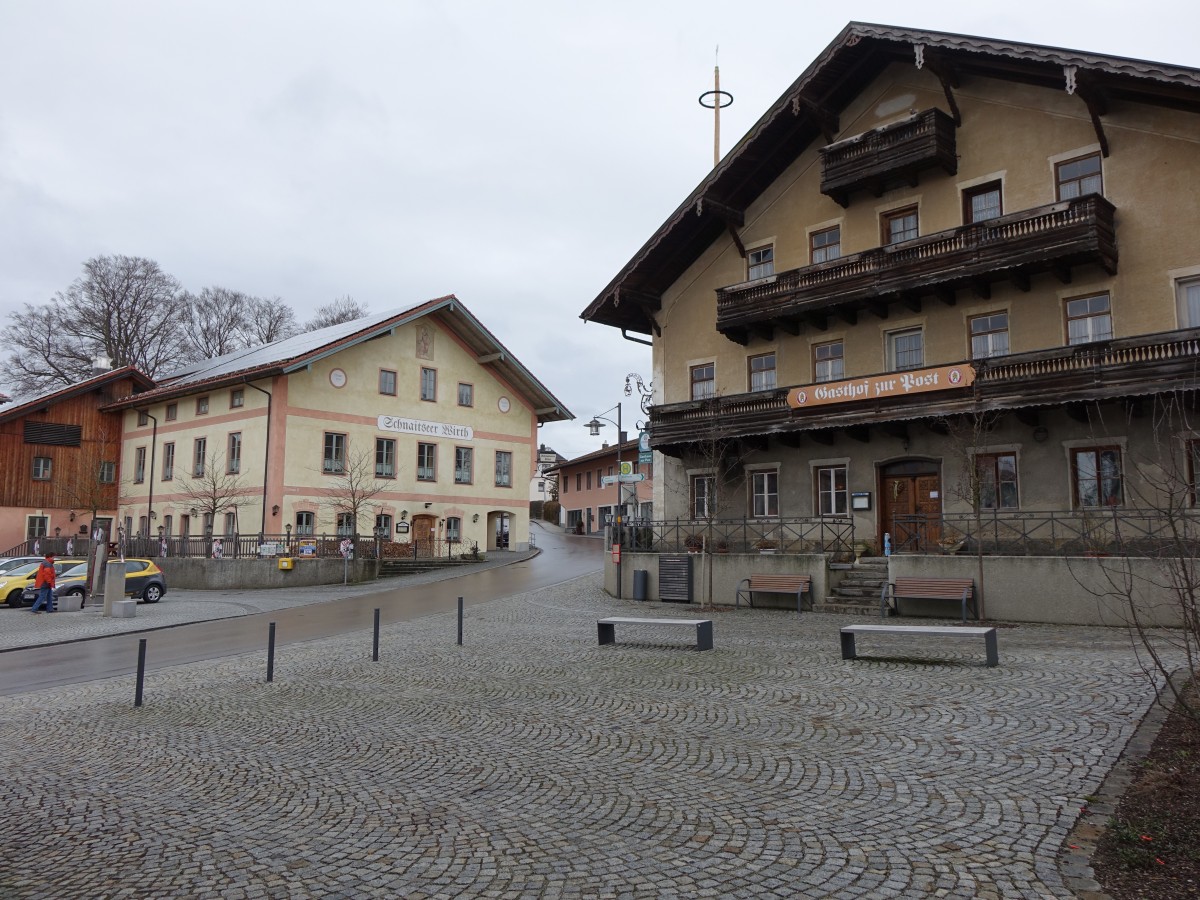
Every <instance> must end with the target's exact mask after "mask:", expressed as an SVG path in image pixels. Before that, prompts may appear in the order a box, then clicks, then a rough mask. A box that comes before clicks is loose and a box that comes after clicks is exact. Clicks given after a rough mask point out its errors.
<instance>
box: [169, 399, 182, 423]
mask: <svg viewBox="0 0 1200 900" xmlns="http://www.w3.org/2000/svg"><path fill="white" fill-rule="evenodd" d="M178 418H179V404H178V403H168V404H167V421H168V422H174V421H175V420H176V419H178Z"/></svg>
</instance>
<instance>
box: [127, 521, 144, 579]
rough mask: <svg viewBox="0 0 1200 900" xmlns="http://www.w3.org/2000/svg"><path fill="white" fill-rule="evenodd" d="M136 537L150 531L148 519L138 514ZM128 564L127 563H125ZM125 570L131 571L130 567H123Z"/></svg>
mask: <svg viewBox="0 0 1200 900" xmlns="http://www.w3.org/2000/svg"><path fill="white" fill-rule="evenodd" d="M137 533H138V537H145V536H146V535H147V534H149V533H150V520H149V519H148V518H146V517H145V516H138V530H137ZM126 565H127V566H128V564H126ZM125 571H126V572H129V571H132V570H131V569H130V568H126V569H125Z"/></svg>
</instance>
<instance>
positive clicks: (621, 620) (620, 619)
mask: <svg viewBox="0 0 1200 900" xmlns="http://www.w3.org/2000/svg"><path fill="white" fill-rule="evenodd" d="M617 625H686V626H687V627H689V628H695V629H696V649H697V650H711V649H712V648H713V637H712V619H641V618H636V617H633V616H612V617H610V618H607V619H601V620H600V621H598V622H597V623H596V631H597V634H598V636H599V638H600V643H601V644H614V643H616V640H617V634H616V626H617Z"/></svg>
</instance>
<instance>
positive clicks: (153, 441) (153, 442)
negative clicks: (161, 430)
mask: <svg viewBox="0 0 1200 900" xmlns="http://www.w3.org/2000/svg"><path fill="white" fill-rule="evenodd" d="M146 418H147V419H150V420H151V421H152V422H154V428H153V429H152V430H151V432H150V473H149V477H148V478H147V479H146V480H147V481H148V482H149V483H150V490H149V492H148V493H147V495H146V537H149V536H150V529H151V528H153V527H154V451H155V449H156V448H157V447H158V419H157V418H155V417H154V416H152V415H150V410H146ZM118 524H120V523H119V522H118ZM126 537H132V535H126Z"/></svg>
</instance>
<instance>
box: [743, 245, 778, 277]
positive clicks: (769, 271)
mask: <svg viewBox="0 0 1200 900" xmlns="http://www.w3.org/2000/svg"><path fill="white" fill-rule="evenodd" d="M746 266H747V271H746V275H747V277H748V278H749V279H750V280H751V281H753V280H754V279H755V278H766V277H767V276H768V275H774V274H775V245H774V244H767V246H765V247H759V248H757V249H755V250H751V251H750V252H749V253H747V254H746Z"/></svg>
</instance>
